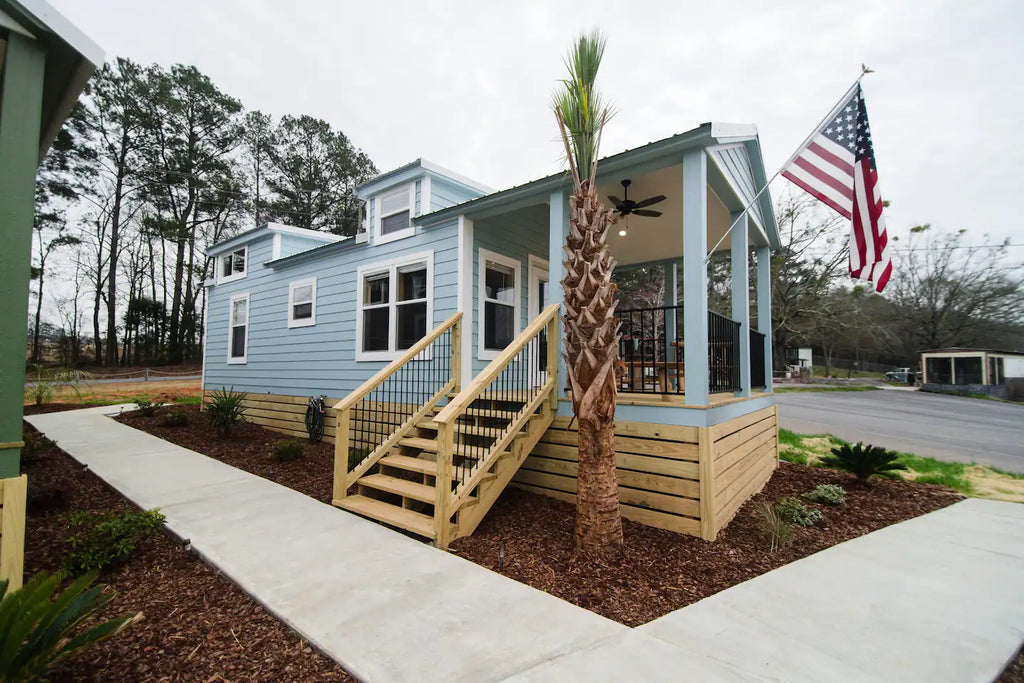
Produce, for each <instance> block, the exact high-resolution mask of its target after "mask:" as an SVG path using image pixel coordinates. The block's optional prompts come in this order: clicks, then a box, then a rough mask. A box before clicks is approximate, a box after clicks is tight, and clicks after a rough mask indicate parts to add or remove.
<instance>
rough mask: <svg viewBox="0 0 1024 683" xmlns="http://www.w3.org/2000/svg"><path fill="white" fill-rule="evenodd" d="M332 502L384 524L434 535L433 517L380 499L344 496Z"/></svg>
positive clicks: (433, 536)
mask: <svg viewBox="0 0 1024 683" xmlns="http://www.w3.org/2000/svg"><path fill="white" fill-rule="evenodd" d="M334 504H335V505H337V506H338V507H340V508H344V509H345V510H349V511H351V512H355V513H358V514H360V515H363V516H364V517H369V518H371V519H375V520H377V521H378V522H383V523H384V524H389V525H391V526H396V527H398V528H400V529H405V530H406V531H411V532H413V533H414V534H419V535H420V536H425V537H426V538H435V537H436V534H435V533H434V518H433V517H430V516H428V515H424V514H420V513H419V512H414V511H412V510H406V509H405V508H400V507H398V506H397V505H391V504H390V503H385V502H384V501H382V500H375V499H373V498H367V497H366V496H346V497H345V498H342V499H341V500H338V501H335V503H334Z"/></svg>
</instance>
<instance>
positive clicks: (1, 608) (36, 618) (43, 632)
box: [0, 573, 142, 681]
mask: <svg viewBox="0 0 1024 683" xmlns="http://www.w3.org/2000/svg"><path fill="white" fill-rule="evenodd" d="M95 579H96V575H95V574H89V575H86V576H83V577H81V578H79V579H77V580H76V581H74V582H73V583H72V584H71V585H69V586H68V587H67V588H65V589H64V590H63V591H61V592H60V594H59V595H57V597H56V599H54V593H55V592H56V591H57V587H58V586H59V584H60V576H59V575H57V574H53V575H48V574H46V573H40V574H37V575H36V576H35V577H34V578H33V579H32V580H31V581H29V582H28V583H26V584H25V585H24V586H22V587H21V588H19V589H18V590H15V591H10V592H8V591H7V586H8V582H7V581H6V580H4V581H0V680H3V681H32V680H39V679H43V678H45V676H46V673H47V671H49V669H50V668H51V667H52V666H53V665H54V663H55V662H57V661H58V660H60V659H61V658H63V657H66V656H68V655H70V654H71V653H73V652H75V651H76V650H80V649H81V648H83V647H86V646H88V645H91V644H93V643H95V642H98V641H100V640H103V639H104V638H109V637H110V636H113V635H115V634H117V633H120V632H121V631H123V630H124V629H126V628H128V626H130V625H131V624H133V623H135V622H136V621H138V620H139V619H141V618H142V614H141V613H137V614H134V615H130V616H125V617H118V618H116V619H111V620H110V621H105V622H102V623H100V624H97V625H95V626H92V627H90V628H88V629H84V630H82V631H80V632H79V633H77V634H74V633H73V631H75V630H76V628H77V627H78V625H79V624H80V623H81V622H82V621H83V620H84V619H86V618H87V617H89V616H90V615H92V614H93V613H94V612H96V610H98V609H100V608H101V607H103V606H104V605H106V604H107V603H108V602H110V600H111V599H113V597H114V595H113V594H112V593H109V592H105V591H104V589H103V586H92V585H91V584H92V582H93V581H94V580H95Z"/></svg>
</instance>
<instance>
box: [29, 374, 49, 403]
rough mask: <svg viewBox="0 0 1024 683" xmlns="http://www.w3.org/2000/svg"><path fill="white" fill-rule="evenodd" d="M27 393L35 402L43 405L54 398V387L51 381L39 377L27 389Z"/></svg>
mask: <svg viewBox="0 0 1024 683" xmlns="http://www.w3.org/2000/svg"><path fill="white" fill-rule="evenodd" d="M25 395H26V397H27V398H28V400H30V401H32V403H33V404H35V405H37V406H41V405H43V404H44V403H49V402H50V401H52V400H53V395H54V388H53V385H52V384H51V383H50V382H48V381H46V380H43V379H37V380H35V382H34V383H33V384H32V386H30V387H28V388H27V389H26V390H25Z"/></svg>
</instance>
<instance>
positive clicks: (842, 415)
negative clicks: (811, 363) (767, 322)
mask: <svg viewBox="0 0 1024 683" xmlns="http://www.w3.org/2000/svg"><path fill="white" fill-rule="evenodd" d="M775 399H776V402H777V403H778V405H779V424H780V426H782V427H784V428H786V429H791V430H793V431H794V432H799V433H802V434H823V433H827V434H835V435H836V436H838V437H839V438H841V439H846V440H847V441H865V442H869V443H873V444H876V445H879V446H885V447H886V448H891V449H893V450H898V451H905V452H908V453H916V454H917V455H927V456H931V457H933V458H938V459H940V460H950V461H956V462H971V461H974V462H979V463H984V464H987V465H993V466H995V467H999V468H1002V469H1005V470H1009V471H1011V472H1024V405H1016V404H1012V403H1001V402H998V401H985V400H980V399H974V398H962V397H959V396H943V395H940V394H925V393H921V392H918V391H892V390H886V391H859V392H841V391H835V392H824V391H822V392H813V391H808V392H800V393H792V394H778V395H777V396H776V397H775Z"/></svg>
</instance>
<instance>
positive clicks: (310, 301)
mask: <svg viewBox="0 0 1024 683" xmlns="http://www.w3.org/2000/svg"><path fill="white" fill-rule="evenodd" d="M312 325H316V278H315V277H314V278H311V279H309V280H298V281H297V282H291V283H289V284H288V327H310V326H312Z"/></svg>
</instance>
